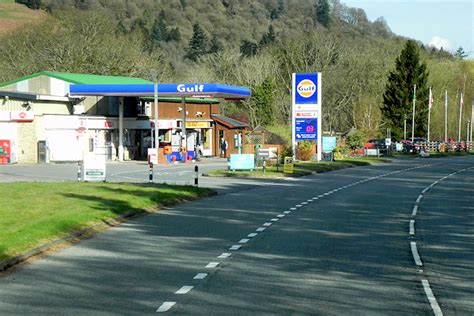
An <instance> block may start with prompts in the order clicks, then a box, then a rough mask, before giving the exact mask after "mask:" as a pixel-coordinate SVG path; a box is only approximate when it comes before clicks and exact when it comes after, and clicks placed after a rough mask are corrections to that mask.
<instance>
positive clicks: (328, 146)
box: [323, 136, 336, 151]
mask: <svg viewBox="0 0 474 316" xmlns="http://www.w3.org/2000/svg"><path fill="white" fill-rule="evenodd" d="M334 148H336V137H334V136H323V151H333V150H334Z"/></svg>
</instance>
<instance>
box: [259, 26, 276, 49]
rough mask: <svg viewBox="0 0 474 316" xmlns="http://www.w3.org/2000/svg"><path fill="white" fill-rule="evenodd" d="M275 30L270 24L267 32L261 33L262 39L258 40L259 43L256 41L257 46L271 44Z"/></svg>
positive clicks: (274, 36)
mask: <svg viewBox="0 0 474 316" xmlns="http://www.w3.org/2000/svg"><path fill="white" fill-rule="evenodd" d="M275 38H276V35H275V30H274V29H273V25H271V24H270V26H269V27H268V32H267V33H266V34H263V36H262V39H261V40H260V43H258V45H259V47H260V48H261V47H265V46H267V45H268V44H272V43H274V42H275Z"/></svg>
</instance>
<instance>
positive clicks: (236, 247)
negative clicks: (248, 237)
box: [229, 245, 242, 250]
mask: <svg viewBox="0 0 474 316" xmlns="http://www.w3.org/2000/svg"><path fill="white" fill-rule="evenodd" d="M240 248H242V246H241V245H233V246H232V247H230V248H229V250H239V249H240Z"/></svg>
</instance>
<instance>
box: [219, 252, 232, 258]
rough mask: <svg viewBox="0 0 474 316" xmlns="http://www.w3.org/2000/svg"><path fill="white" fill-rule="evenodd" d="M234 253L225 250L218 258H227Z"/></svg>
mask: <svg viewBox="0 0 474 316" xmlns="http://www.w3.org/2000/svg"><path fill="white" fill-rule="evenodd" d="M231 255H232V254H231V253H228V252H223V253H222V254H221V255H219V256H218V257H217V258H219V259H227V258H229V257H230V256H231Z"/></svg>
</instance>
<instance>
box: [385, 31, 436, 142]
mask: <svg viewBox="0 0 474 316" xmlns="http://www.w3.org/2000/svg"><path fill="white" fill-rule="evenodd" d="M427 81H428V71H427V69H426V63H425V62H422V61H421V60H420V54H419V49H418V45H417V43H416V42H415V41H414V40H408V41H407V42H406V44H405V47H404V49H403V50H402V52H401V53H400V55H399V56H398V57H397V59H396V60H395V69H394V70H393V71H391V72H390V73H389V76H388V81H387V84H386V86H385V93H384V95H383V103H384V104H383V107H382V114H383V120H384V122H385V125H386V127H387V128H391V130H392V135H393V136H394V137H395V138H397V139H401V138H402V137H403V125H404V124H403V123H404V119H405V117H406V118H407V126H410V125H411V119H412V112H413V99H414V97H415V99H416V112H415V113H416V114H415V136H416V137H423V136H425V135H426V131H427V115H428V105H427V104H428V103H427V100H428V93H429V88H428V86H427ZM414 85H416V95H415V96H414ZM409 130H411V129H409ZM409 136H410V134H409V135H407V138H408V137H409Z"/></svg>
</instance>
